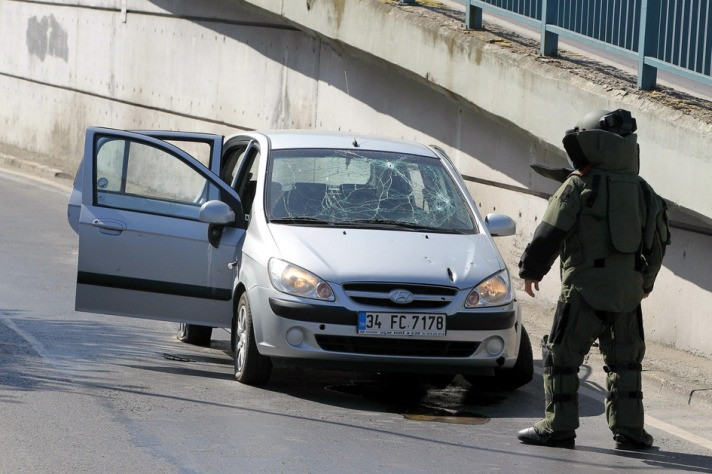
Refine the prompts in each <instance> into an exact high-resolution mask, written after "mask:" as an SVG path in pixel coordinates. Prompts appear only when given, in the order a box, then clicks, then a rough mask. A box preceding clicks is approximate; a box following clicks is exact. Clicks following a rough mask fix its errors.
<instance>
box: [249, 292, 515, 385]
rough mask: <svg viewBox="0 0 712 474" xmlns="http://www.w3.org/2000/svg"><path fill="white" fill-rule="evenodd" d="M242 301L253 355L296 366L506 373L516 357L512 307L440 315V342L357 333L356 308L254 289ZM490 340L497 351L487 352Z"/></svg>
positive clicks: (491, 345) (436, 338)
mask: <svg viewBox="0 0 712 474" xmlns="http://www.w3.org/2000/svg"><path fill="white" fill-rule="evenodd" d="M248 297H249V299H250V305H251V307H252V312H253V315H255V317H254V319H255V336H256V339H257V341H258V348H259V351H260V353H261V354H263V355H266V356H270V357H274V358H275V359H283V360H287V362H289V361H290V360H291V361H292V362H294V363H299V364H302V365H304V364H305V365H316V366H333V367H336V368H344V369H346V368H354V369H360V370H365V369H371V370H378V371H386V370H403V371H422V372H452V373H482V369H483V368H486V369H489V370H491V369H494V368H508V367H512V366H513V365H514V363H515V361H516V358H517V354H518V351H519V339H520V331H521V329H520V328H521V324H520V321H521V318H520V314H519V309H518V305H517V303H516V302H512V303H510V304H509V305H506V306H503V307H496V308H488V309H478V310H472V311H469V312H464V311H463V312H453V313H451V314H450V313H447V312H446V315H447V326H446V327H447V334H446V335H445V336H440V337H418V336H366V335H359V334H358V333H357V329H356V327H357V318H358V316H357V315H358V311H359V309H356V308H348V307H345V306H341V305H338V304H334V303H326V302H325V303H322V302H318V301H314V302H307V301H304V300H300V299H297V298H292V297H291V296H288V295H284V294H282V293H275V292H274V291H272V290H271V289H264V288H260V287H255V288H253V289H252V290H251V291H250V292H248ZM364 309H365V308H361V309H360V310H364ZM388 311H393V310H392V309H390V310H388ZM430 312H432V311H430ZM493 340H494V341H495V342H496V344H494V345H495V346H499V347H501V350H499V351H496V352H493V351H492V350H491V349H492V347H493V344H492V341H493Z"/></svg>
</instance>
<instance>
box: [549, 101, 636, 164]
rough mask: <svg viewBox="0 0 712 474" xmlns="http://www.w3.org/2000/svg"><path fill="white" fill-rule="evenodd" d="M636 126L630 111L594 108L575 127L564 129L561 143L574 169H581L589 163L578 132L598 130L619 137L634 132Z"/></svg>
mask: <svg viewBox="0 0 712 474" xmlns="http://www.w3.org/2000/svg"><path fill="white" fill-rule="evenodd" d="M637 128H638V126H637V124H636V122H635V119H634V118H633V117H632V116H631V115H630V112H628V111H627V110H624V109H617V110H614V111H612V112H611V111H608V110H595V111H593V112H589V113H587V114H586V115H584V116H583V117H582V118H581V120H579V121H578V123H577V124H576V127H575V128H573V129H571V130H566V135H565V136H564V140H563V144H564V149H565V150H566V154H567V155H568V158H569V163H570V164H572V165H573V167H574V168H576V169H581V168H583V167H585V166H586V165H588V164H590V163H589V160H588V158H587V157H586V153H585V152H584V149H583V148H582V146H583V145H582V142H581V140H580V139H579V136H578V135H579V134H580V133H583V132H588V131H594V130H598V131H603V132H609V133H613V134H615V135H618V136H619V137H627V136H629V135H631V134H632V133H633V132H635V131H636V130H637ZM582 138H583V136H582ZM584 148H585V146H584Z"/></svg>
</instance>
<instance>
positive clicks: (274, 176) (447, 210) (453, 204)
mask: <svg viewBox="0 0 712 474" xmlns="http://www.w3.org/2000/svg"><path fill="white" fill-rule="evenodd" d="M267 185H268V195H267V197H268V202H267V205H266V206H265V209H266V211H267V215H268V218H269V219H270V221H272V222H277V223H287V224H290V223H291V224H314V225H348V226H363V227H369V226H378V227H395V228H404V229H413V230H427V231H439V232H457V233H474V232H475V231H476V228H477V227H476V226H475V223H474V220H473V218H472V215H471V213H470V211H469V209H468V206H467V204H466V201H465V199H464V198H463V196H462V195H461V194H460V191H459V190H458V188H457V186H456V185H455V183H454V182H453V180H452V178H451V177H450V175H449V174H448V172H447V170H446V169H445V167H444V166H443V165H442V163H441V162H440V160H438V159H436V158H428V157H424V156H417V155H408V154H401V153H390V152H379V151H367V150H363V151H362V150H331V149H293V150H275V151H274V152H273V153H272V163H271V166H270V177H269V180H268V183H267Z"/></svg>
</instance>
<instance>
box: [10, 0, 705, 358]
mask: <svg viewBox="0 0 712 474" xmlns="http://www.w3.org/2000/svg"><path fill="white" fill-rule="evenodd" d="M127 7H128V8H127ZM488 35H489V36H488ZM492 38H495V37H494V36H492V35H491V34H489V33H473V32H465V31H463V30H462V24H461V23H460V22H459V21H455V20H453V19H448V18H447V17H442V16H441V17H437V16H434V14H433V11H432V10H428V9H425V8H419V7H399V6H398V5H397V2H385V1H380V0H349V1H348V2H345V1H337V0H305V1H295V0H287V1H282V0H261V1H257V0H254V1H251V0H245V1H238V0H206V1H201V2H187V1H185V2H180V1H179V2H176V1H168V0H153V1H148V0H134V1H131V2H126V1H125V0H123V1H121V0H112V1H110V0H104V1H102V0H82V1H78V2H77V1H72V2H68V1H59V0H57V1H47V2H36V1H33V2H23V1H13V2H0V45H1V46H0V103H1V104H2V107H0V125H1V127H0V142H4V143H6V144H9V145H11V146H14V147H19V148H22V149H24V150H29V151H31V152H34V153H40V154H42V156H43V157H44V159H45V160H46V162H47V163H46V164H48V165H50V166H52V167H54V168H60V169H66V170H73V169H74V168H75V167H76V164H77V163H78V161H79V158H80V156H79V155H80V153H81V151H82V143H83V135H84V129H85V128H86V127H87V126H89V125H101V126H108V127H114V128H129V129H173V130H192V131H205V132H214V133H230V132H233V131H235V130H236V129H266V128H319V129H333V130H346V131H359V132H363V133H375V134H378V135H387V136H391V137H400V138H406V139H415V140H418V141H422V142H425V143H433V144H437V145H440V146H441V147H443V148H444V149H445V150H446V151H447V152H448V153H449V154H450V156H451V157H452V159H453V161H454V162H455V164H456V165H457V166H458V168H459V170H460V172H461V173H462V174H463V175H464V176H465V178H466V179H467V180H468V182H469V185H470V191H471V193H472V195H473V197H474V199H475V201H476V202H477V203H478V204H479V206H480V207H481V210H482V212H483V213H487V212H492V211H497V212H502V213H505V214H509V215H511V216H512V217H513V218H515V220H516V221H517V223H518V232H517V234H516V236H514V237H507V238H501V239H499V240H498V241H497V242H498V244H499V245H500V248H501V250H502V252H503V255H504V256H505V258H506V259H507V261H508V264H509V266H510V268H511V269H512V270H513V271H514V270H515V269H516V263H517V261H518V259H519V256H520V254H521V251H522V250H523V247H524V246H525V244H526V242H527V241H528V239H529V238H530V236H531V234H532V232H533V229H534V227H535V226H536V224H537V221H538V219H539V218H540V217H541V215H542V214H543V210H544V208H545V206H546V200H545V197H546V196H547V194H548V193H551V192H552V191H553V190H554V189H555V187H556V183H553V182H551V181H549V180H546V179H544V178H541V177H539V176H538V175H536V174H535V173H533V172H532V171H531V170H530V168H529V165H530V164H531V163H546V164H552V165H556V164H564V163H565V155H564V153H563V150H562V149H561V146H560V140H561V137H562V134H563V131H564V130H565V129H567V128H570V127H571V126H572V124H573V123H575V121H576V120H577V119H578V117H579V116H580V115H582V113H584V112H586V111H588V110H590V109H594V108H616V107H626V108H629V109H631V110H632V111H633V112H634V114H635V115H636V116H637V118H638V122H639V127H640V133H639V135H640V142H641V148H642V152H643V161H642V168H643V171H642V174H643V175H644V176H645V177H646V178H648V179H649V181H650V182H651V183H652V184H653V185H654V187H655V188H656V189H657V190H658V192H660V193H661V194H663V195H665V197H667V198H668V199H671V200H673V201H674V202H676V203H678V204H680V206H681V207H684V208H686V209H687V210H689V214H690V215H694V216H697V217H699V219H698V220H697V221H696V222H695V223H696V225H698V226H700V227H702V228H704V227H705V226H706V224H707V223H708V222H712V219H709V216H712V199H710V198H711V197H712V196H710V188H709V186H707V185H706V182H707V179H706V176H710V166H712V165H711V164H710V158H711V157H712V155H710V154H709V149H711V148H712V147H710V145H712V143H711V141H710V140H711V139H710V137H711V136H712V133H711V132H712V125H710V123H709V122H705V121H704V120H703V119H702V118H700V115H699V114H697V115H696V114H685V113H682V112H681V111H680V110H678V109H675V108H673V107H670V106H669V105H666V104H664V103H661V102H660V101H657V100H655V97H654V94H647V95H646V94H645V93H634V92H629V91H627V90H623V89H613V90H607V86H605V85H598V84H596V83H594V82H591V81H590V80H588V79H585V78H582V77H579V76H577V75H575V74H572V73H571V72H569V71H567V70H565V69H563V68H561V67H557V66H556V65H552V64H550V63H546V62H542V61H541V60H540V58H539V57H538V56H536V55H535V54H530V53H527V52H526V51H527V50H526V48H521V47H515V45H509V46H507V45H506V44H505V45H503V44H502V41H495V40H494V39H492ZM495 39H496V38H495ZM490 41H491V42H490ZM632 89H634V85H633V86H632ZM702 230H703V232H697V231H690V230H681V229H675V230H674V233H673V243H674V245H673V246H672V247H671V248H670V250H669V252H668V257H667V259H666V262H665V268H664V269H663V272H662V273H661V277H660V280H659V283H658V284H657V285H656V291H655V292H654V294H653V296H651V298H649V299H648V300H646V301H645V302H644V311H645V312H646V324H647V329H648V335H649V337H650V338H651V339H654V340H656V341H659V342H663V343H666V344H669V345H672V346H675V347H678V348H683V349H685V350H688V351H691V352H696V353H699V354H703V355H707V356H710V355H712V344H710V337H711V336H710V335H709V333H710V331H709V330H708V328H710V327H711V326H712V310H710V309H709V308H712V292H710V290H711V289H712V288H710V287H711V286H712V270H711V269H712V265H710V263H711V262H710V260H711V259H712V253H711V252H710V251H709V250H710V243H711V242H712V241H711V240H710V236H709V234H706V233H705V232H706V229H702ZM518 283H519V282H518ZM542 287H543V292H542V294H541V298H540V301H541V304H543V305H549V306H552V305H553V303H554V302H555V300H556V296H557V290H558V277H557V274H556V272H555V271H553V272H552V274H550V275H549V276H547V278H546V279H545V280H544V282H543V284H542ZM520 297H524V298H526V295H524V293H523V292H520ZM706 329H707V330H706Z"/></svg>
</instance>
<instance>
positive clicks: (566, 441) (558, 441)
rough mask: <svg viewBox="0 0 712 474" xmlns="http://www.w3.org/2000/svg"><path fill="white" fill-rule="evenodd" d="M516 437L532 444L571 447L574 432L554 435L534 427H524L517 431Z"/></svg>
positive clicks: (572, 445)
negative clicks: (541, 431)
mask: <svg viewBox="0 0 712 474" xmlns="http://www.w3.org/2000/svg"><path fill="white" fill-rule="evenodd" d="M517 438H519V441H521V442H522V443H524V444H534V445H537V446H551V447H554V448H568V449H573V447H574V445H575V443H574V438H576V435H575V434H573V433H572V434H571V435H569V436H562V437H559V436H556V437H555V436H554V435H552V434H547V433H540V432H539V431H538V430H537V429H536V428H535V427H533V426H532V427H531V428H525V429H523V430H520V431H519V432H518V433H517Z"/></svg>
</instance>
